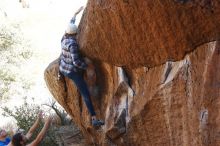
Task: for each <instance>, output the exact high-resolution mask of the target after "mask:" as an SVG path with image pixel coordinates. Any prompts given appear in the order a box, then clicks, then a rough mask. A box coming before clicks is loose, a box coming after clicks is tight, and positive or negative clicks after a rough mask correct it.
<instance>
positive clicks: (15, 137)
mask: <svg viewBox="0 0 220 146" xmlns="http://www.w3.org/2000/svg"><path fill="white" fill-rule="evenodd" d="M22 140H23V138H22V134H21V133H16V134H15V135H13V137H12V144H13V145H14V146H22V145H21V141H22Z"/></svg>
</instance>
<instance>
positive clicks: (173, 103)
mask: <svg viewBox="0 0 220 146" xmlns="http://www.w3.org/2000/svg"><path fill="white" fill-rule="evenodd" d="M219 8H220V1H218V0H212V1H211V0H200V1H199V0H185V1H182V0H167V1H163V0H154V1H150V0H145V1H144V0H139V1H135V0H123V1H117V0H105V1H103V0H90V1H89V3H88V7H87V8H86V11H85V13H84V16H83V19H82V21H81V25H80V28H81V32H80V34H79V44H80V47H81V48H82V50H83V51H84V53H85V54H86V55H87V56H89V57H91V58H95V61H94V62H93V64H94V66H93V65H92V64H90V66H89V71H88V73H87V74H85V79H86V81H87V83H88V85H89V89H90V92H91V94H92V97H91V98H92V101H93V104H94V106H95V109H96V112H97V116H98V117H99V118H101V119H104V120H105V123H106V124H105V126H103V127H102V128H100V129H93V128H92V127H91V125H90V117H89V114H88V111H87V109H86V106H85V104H84V102H83V101H82V98H81V97H80V95H79V93H78V91H77V89H76V87H75V85H74V84H73V83H72V82H71V80H69V79H67V78H64V77H62V78H61V80H57V72H58V62H57V60H56V61H54V62H52V63H51V64H50V65H49V66H48V68H47V69H46V70H45V80H46V83H47V85H48V88H49V90H50V91H51V93H52V94H53V96H54V97H55V98H56V100H57V101H58V102H59V103H60V104H61V105H62V106H63V107H64V108H65V109H66V111H67V112H68V113H69V114H70V115H71V116H72V117H73V120H74V121H75V123H76V124H77V125H78V126H79V128H80V129H81V130H82V133H83V135H84V136H85V138H86V142H87V143H88V145H89V144H91V145H95V144H96V145H106V146H114V145H119V146H123V145H126V146H139V145H140V146H180V145H183V146H218V145H220V134H219V133H220V124H219V123H220V114H219V112H220V106H219V105H220V43H219V42H218V41H217V42H210V41H211V40H217V39H219V34H220V32H219V31H220V28H219V27H220V25H219V23H220V21H219V20H220V9H219ZM205 42H209V43H205ZM203 43H205V44H203ZM200 44H202V45H200ZM196 46H198V47H196ZM171 60H178V61H176V62H172V61H171ZM115 65H125V67H123V68H121V67H117V66H115ZM148 67H151V68H148Z"/></svg>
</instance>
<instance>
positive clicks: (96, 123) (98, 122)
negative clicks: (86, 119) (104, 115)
mask: <svg viewBox="0 0 220 146" xmlns="http://www.w3.org/2000/svg"><path fill="white" fill-rule="evenodd" d="M104 124H105V123H104V122H103V121H102V120H97V119H93V120H92V126H93V127H100V126H103V125H104Z"/></svg>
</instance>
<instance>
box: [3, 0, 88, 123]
mask: <svg viewBox="0 0 220 146" xmlns="http://www.w3.org/2000/svg"><path fill="white" fill-rule="evenodd" d="M27 2H28V3H29V8H22V5H21V3H19V0H17V1H15V0H0V13H1V12H6V13H7V18H8V19H10V20H11V21H15V22H18V23H20V24H21V26H22V28H21V29H22V32H23V33H24V36H25V37H26V38H28V39H29V43H30V44H31V46H32V48H34V49H35V57H34V58H33V59H30V60H28V61H27V62H26V63H24V64H23V66H22V67H21V70H20V71H19V72H22V73H23V74H24V76H27V77H28V76H29V77H30V78H31V80H32V81H33V83H34V86H33V88H32V89H31V91H30V92H29V93H28V94H29V96H28V97H29V98H32V97H34V98H35V101H36V103H38V104H42V103H45V102H47V101H48V99H50V98H52V95H51V94H50V92H49V90H48V89H47V87H46V84H45V81H44V70H45V69H46V67H47V66H48V65H49V64H50V63H51V62H52V61H53V60H55V59H57V58H58V56H59V54H60V49H61V48H60V39H61V37H62V35H63V33H64V31H65V28H66V26H67V23H68V22H69V20H70V19H71V17H72V16H73V14H74V12H75V11H76V10H78V8H79V7H80V6H84V7H85V6H86V3H87V0H28V1H27ZM1 14H3V13H1ZM81 16H82V12H81V13H80V14H79V15H78V16H77V20H76V24H78V23H79V21H80V18H81ZM18 98H19V97H16V96H15V97H12V98H11V99H10V100H9V101H7V102H4V103H3V102H2V103H0V105H7V106H10V107H14V106H16V105H20V104H21V103H22V100H19V99H18ZM0 119H1V122H0V127H2V126H4V125H5V124H6V123H7V122H9V121H10V120H11V119H10V118H3V117H1V116H0Z"/></svg>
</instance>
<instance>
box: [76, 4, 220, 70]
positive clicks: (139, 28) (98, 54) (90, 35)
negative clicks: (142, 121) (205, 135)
mask: <svg viewBox="0 0 220 146" xmlns="http://www.w3.org/2000/svg"><path fill="white" fill-rule="evenodd" d="M184 1H185V2H184ZM80 27H81V33H80V37H79V42H80V46H81V48H82V50H83V52H84V53H85V54H86V56H89V57H90V58H91V57H92V58H96V59H99V60H101V61H105V62H108V63H110V64H114V65H120V66H125V65H127V66H131V67H136V66H147V67H153V66H155V65H160V64H162V63H165V62H166V61H167V60H172V61H174V60H181V59H183V58H184V56H185V54H186V53H188V52H190V51H192V50H193V49H195V47H196V46H199V45H201V44H203V43H205V42H210V41H212V40H216V39H219V38H220V1H219V0H89V2H88V6H87V8H86V12H85V14H84V17H83V19H82V21H81V26H80ZM110 52H111V53H110ZM122 56H123V57H122Z"/></svg>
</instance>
